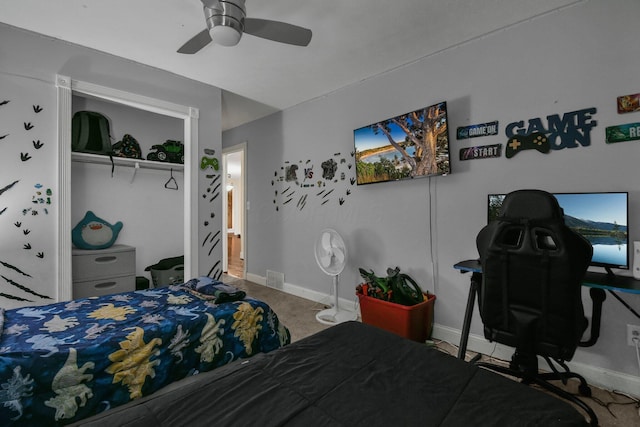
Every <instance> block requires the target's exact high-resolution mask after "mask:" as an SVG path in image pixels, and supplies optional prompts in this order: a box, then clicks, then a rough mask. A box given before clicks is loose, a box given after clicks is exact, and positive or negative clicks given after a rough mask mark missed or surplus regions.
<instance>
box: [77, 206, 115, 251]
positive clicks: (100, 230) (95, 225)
mask: <svg viewBox="0 0 640 427" xmlns="http://www.w3.org/2000/svg"><path fill="white" fill-rule="evenodd" d="M120 230H122V222H120V221H118V222H116V223H115V224H113V225H112V224H109V223H108V222H107V221H105V220H104V219H102V218H98V217H97V216H96V215H95V214H94V213H93V212H91V211H87V213H86V214H85V215H84V218H82V220H81V221H80V222H79V223H78V224H77V225H76V226H75V227H73V230H71V241H72V242H73V244H74V245H75V246H76V247H77V248H78V249H106V248H109V247H111V246H112V245H113V244H114V242H115V241H116V239H117V238H118V234H119V233H120Z"/></svg>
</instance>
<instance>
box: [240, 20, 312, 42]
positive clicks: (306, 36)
mask: <svg viewBox="0 0 640 427" xmlns="http://www.w3.org/2000/svg"><path fill="white" fill-rule="evenodd" d="M244 32H245V33H246V34H251V35H253V36H256V37H261V38H263V39H267V40H273V41H276V42H280V43H287V44H292V45H295V46H307V45H308V44H309V42H310V41H311V34H312V33H311V30H309V29H307V28H302V27H298V26H297V25H292V24H287V23H285V22H280V21H271V20H269V19H258V18H245V20H244Z"/></svg>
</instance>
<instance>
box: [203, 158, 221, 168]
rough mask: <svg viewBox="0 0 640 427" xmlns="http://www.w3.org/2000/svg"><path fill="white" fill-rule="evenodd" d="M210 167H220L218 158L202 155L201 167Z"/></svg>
mask: <svg viewBox="0 0 640 427" xmlns="http://www.w3.org/2000/svg"><path fill="white" fill-rule="evenodd" d="M209 167H210V168H212V169H213V170H215V171H217V170H218V169H220V163H219V162H218V158H217V157H206V156H202V158H201V159H200V169H202V170H205V169H207V168H209Z"/></svg>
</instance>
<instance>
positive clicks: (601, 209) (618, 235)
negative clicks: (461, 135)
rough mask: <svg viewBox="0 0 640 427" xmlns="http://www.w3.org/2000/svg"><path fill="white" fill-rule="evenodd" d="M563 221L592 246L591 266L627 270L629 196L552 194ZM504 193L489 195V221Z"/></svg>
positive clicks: (619, 194)
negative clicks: (561, 212) (561, 211)
mask: <svg viewBox="0 0 640 427" xmlns="http://www.w3.org/2000/svg"><path fill="white" fill-rule="evenodd" d="M553 195H554V196H555V198H556V199H557V200H558V203H559V204H560V207H561V208H562V210H563V211H564V222H565V224H567V225H568V226H569V227H570V228H571V229H573V230H574V231H576V232H577V233H579V234H581V235H582V236H584V237H585V238H586V239H587V240H589V242H590V243H591V246H593V257H592V258H591V265H593V266H599V267H605V268H606V269H607V270H608V271H609V269H610V268H620V269H628V268H629V250H628V248H629V231H628V228H627V227H628V224H629V222H628V220H629V193H627V192H617V193H554V194H553ZM504 198H505V194H489V201H488V209H487V211H488V220H489V221H492V220H494V219H496V218H497V217H498V214H499V213H500V207H501V206H502V201H503V200H504Z"/></svg>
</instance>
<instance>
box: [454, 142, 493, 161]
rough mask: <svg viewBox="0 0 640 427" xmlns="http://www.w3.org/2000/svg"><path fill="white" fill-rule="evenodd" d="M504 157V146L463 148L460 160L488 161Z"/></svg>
mask: <svg viewBox="0 0 640 427" xmlns="http://www.w3.org/2000/svg"><path fill="white" fill-rule="evenodd" d="M500 156H502V144H493V145H482V146H477V147H469V148H461V149H460V160H474V159H488V158H492V157H500Z"/></svg>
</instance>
